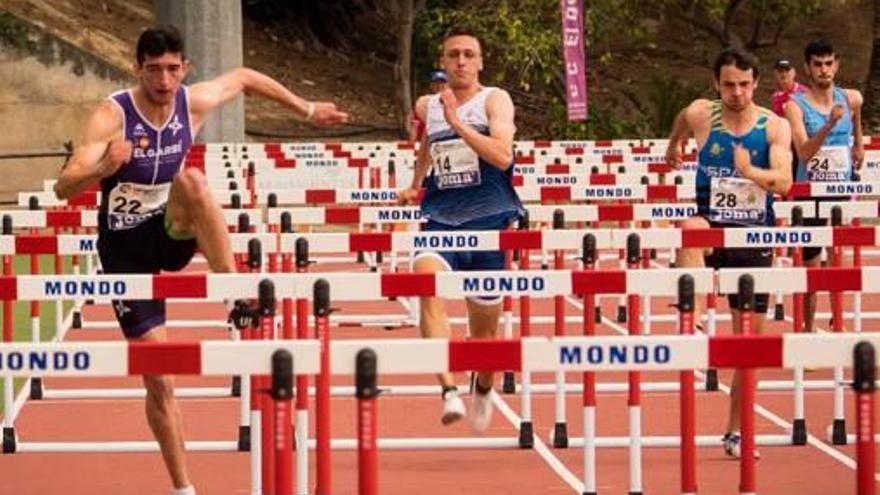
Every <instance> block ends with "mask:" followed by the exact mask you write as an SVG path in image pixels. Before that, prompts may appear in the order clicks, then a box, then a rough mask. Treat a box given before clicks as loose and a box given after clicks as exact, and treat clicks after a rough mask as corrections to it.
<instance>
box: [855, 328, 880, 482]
mask: <svg viewBox="0 0 880 495" xmlns="http://www.w3.org/2000/svg"><path fill="white" fill-rule="evenodd" d="M875 355H876V351H875V349H874V346H873V345H871V344H870V343H869V342H861V343H859V344H857V345H856V347H855V349H854V351H853V384H852V388H853V391H854V392H855V394H854V395H855V402H856V405H855V409H856V494H857V495H873V494H875V493H877V492H876V488H877V482H876V480H875V479H874V472H875V470H876V459H875V455H876V454H875V447H874V443H875V439H874V393H875V391H876V384H875V380H876V378H877V365H876V357H875Z"/></svg>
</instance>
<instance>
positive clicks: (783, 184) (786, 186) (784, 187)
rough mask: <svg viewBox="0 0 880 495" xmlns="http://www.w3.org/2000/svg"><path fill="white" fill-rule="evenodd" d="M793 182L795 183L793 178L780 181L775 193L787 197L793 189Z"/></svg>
mask: <svg viewBox="0 0 880 495" xmlns="http://www.w3.org/2000/svg"><path fill="white" fill-rule="evenodd" d="M792 182H793V181H792V180H791V177H789V178H787V179H783V180H781V181H779V182H778V183H777V184H776V188H775V190H774V191H773V192H774V193H775V194H779V195H781V196H786V195H788V191H789V190H790V189H791V184H792Z"/></svg>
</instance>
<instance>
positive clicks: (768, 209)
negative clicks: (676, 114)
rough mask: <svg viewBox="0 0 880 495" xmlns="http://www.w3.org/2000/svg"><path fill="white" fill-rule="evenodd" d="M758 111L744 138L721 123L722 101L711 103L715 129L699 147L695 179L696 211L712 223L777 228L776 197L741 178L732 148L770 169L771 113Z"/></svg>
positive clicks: (766, 110)
mask: <svg viewBox="0 0 880 495" xmlns="http://www.w3.org/2000/svg"><path fill="white" fill-rule="evenodd" d="M757 108H758V120H757V121H756V123H755V125H754V127H752V128H751V129H750V130H749V131H748V132H747V133H745V134H742V135H734V134H733V133H731V132H730V131H729V130H728V129H727V128H726V127H724V124H723V122H722V120H721V102H720V101H717V100H716V101H713V102H712V116H711V123H712V130H711V131H710V132H709V137H708V138H707V139H706V142H705V143H704V144H703V147H702V148H700V152H699V155H698V163H699V166H698V168H697V177H696V193H697V211H698V213H699V214H700V215H702V216H703V217H705V218H706V219H707V220H709V221H710V222H717V223H722V224H731V225H743V226H760V225H768V226H769V225H774V224H775V222H776V218H775V216H774V214H773V195H772V194H768V193H767V192H766V191H764V190H763V189H761V188H760V187H758V185H757V184H755V183H754V182H752V181H751V180H749V179H745V178H742V177H740V176H739V174H738V173H737V171H736V165H735V164H734V161H733V146H734V144H738V145H741V146H744V147H745V148H746V149H747V150H749V153H750V155H751V161H752V165H753V166H755V167H758V168H763V169H769V168H770V144H769V142H768V141H767V123H768V121H769V119H770V116H771V115H772V114H771V112H770V110H768V109H766V108H762V107H757Z"/></svg>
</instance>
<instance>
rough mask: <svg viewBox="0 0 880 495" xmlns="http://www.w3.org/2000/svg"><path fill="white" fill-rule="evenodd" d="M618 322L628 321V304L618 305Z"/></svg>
mask: <svg viewBox="0 0 880 495" xmlns="http://www.w3.org/2000/svg"><path fill="white" fill-rule="evenodd" d="M617 323H626V306H618V307H617Z"/></svg>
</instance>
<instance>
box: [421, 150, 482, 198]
mask: <svg viewBox="0 0 880 495" xmlns="http://www.w3.org/2000/svg"><path fill="white" fill-rule="evenodd" d="M431 157H432V158H433V164H434V174H436V177H437V188H438V189H457V188H462V187H472V186H478V185H480V181H481V176H480V159H479V157H478V156H477V154H476V153H475V152H474V150H473V149H472V148H471V147H470V146H468V145H467V143H465V142H464V140H463V139H451V140H449V141H441V142H438V143H433V144H431Z"/></svg>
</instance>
